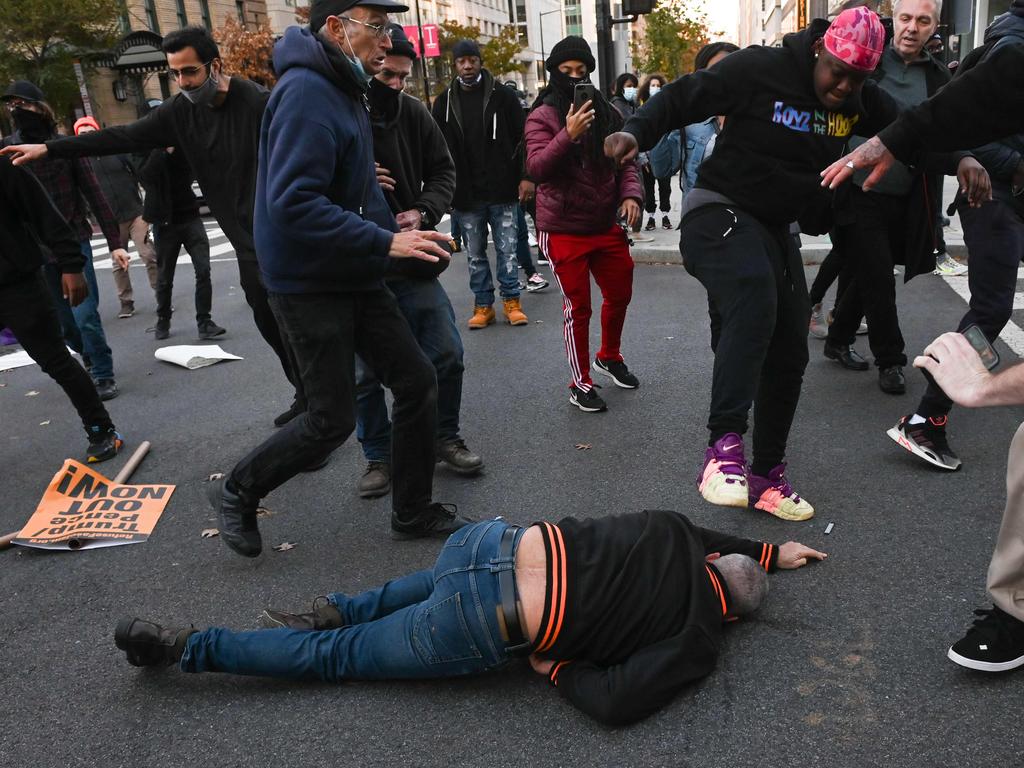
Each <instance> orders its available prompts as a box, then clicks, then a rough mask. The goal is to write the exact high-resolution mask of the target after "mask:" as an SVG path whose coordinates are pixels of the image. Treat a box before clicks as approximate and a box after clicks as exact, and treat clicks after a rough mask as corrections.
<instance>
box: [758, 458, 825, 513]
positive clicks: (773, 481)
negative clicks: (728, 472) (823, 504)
mask: <svg viewBox="0 0 1024 768" xmlns="http://www.w3.org/2000/svg"><path fill="white" fill-rule="evenodd" d="M749 483H750V503H751V504H752V505H753V507H754V509H760V510H763V511H765V512H767V513H768V514H770V515H775V516H776V517H780V518H782V519H783V520H794V521H797V520H809V519H811V518H812V517H814V507H812V506H811V505H810V504H808V503H807V501H806V500H804V499H801V498H800V497H799V496H797V494H796V491H794V490H793V486H791V485H790V484H789V481H788V480H787V479H786V465H785V463H782V464H779V466H777V467H775V469H773V470H772V471H771V472H769V473H768V477H761V476H760V475H755V474H751V475H750V478H749Z"/></svg>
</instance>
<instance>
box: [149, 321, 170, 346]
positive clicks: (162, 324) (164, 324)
mask: <svg viewBox="0 0 1024 768" xmlns="http://www.w3.org/2000/svg"><path fill="white" fill-rule="evenodd" d="M170 335H171V321H170V320H163V319H160V320H157V321H156V327H155V328H153V338H154V339H156V340H157V341H163V340H164V339H166V338H167V337H169V336H170Z"/></svg>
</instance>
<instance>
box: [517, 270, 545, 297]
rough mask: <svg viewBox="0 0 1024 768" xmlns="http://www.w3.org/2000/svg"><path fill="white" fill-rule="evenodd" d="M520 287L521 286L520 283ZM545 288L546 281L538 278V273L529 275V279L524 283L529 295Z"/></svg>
mask: <svg viewBox="0 0 1024 768" xmlns="http://www.w3.org/2000/svg"><path fill="white" fill-rule="evenodd" d="M520 285H522V284H521V283H520ZM547 287H548V281H547V280H545V279H544V278H543V277H541V276H540V272H534V273H533V274H532V275H530V279H529V280H527V281H526V290H528V291H529V292H530V293H535V292H537V291H543V290H544V289H545V288H547Z"/></svg>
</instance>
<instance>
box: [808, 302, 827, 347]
mask: <svg viewBox="0 0 1024 768" xmlns="http://www.w3.org/2000/svg"><path fill="white" fill-rule="evenodd" d="M808 331H809V332H810V334H811V336H813V337H814V338H816V339H824V338H826V337H827V336H828V321H827V319H826V318H825V310H824V309H822V308H821V304H815V305H814V306H813V307H811V323H810V325H809V326H808Z"/></svg>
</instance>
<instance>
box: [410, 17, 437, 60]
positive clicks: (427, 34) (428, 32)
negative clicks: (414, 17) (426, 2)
mask: <svg viewBox="0 0 1024 768" xmlns="http://www.w3.org/2000/svg"><path fill="white" fill-rule="evenodd" d="M404 29H405V36H406V37H408V38H409V42H411V43H412V47H413V48H415V49H416V55H417V56H422V57H424V58H426V59H433V58H434V57H436V56H440V55H441V41H440V39H439V38H438V36H437V24H424V25H423V47H422V49H421V48H420V32H419V30H420V28H419V27H417V26H416V25H415V24H413V25H411V26H408V27H404Z"/></svg>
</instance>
